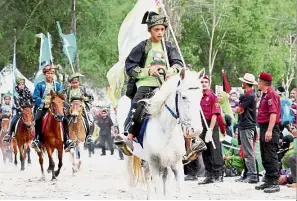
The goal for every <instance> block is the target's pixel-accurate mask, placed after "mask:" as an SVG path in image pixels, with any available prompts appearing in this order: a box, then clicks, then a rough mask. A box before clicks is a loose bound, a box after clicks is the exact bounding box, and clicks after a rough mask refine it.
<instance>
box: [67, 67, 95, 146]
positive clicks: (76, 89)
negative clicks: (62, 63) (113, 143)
mask: <svg viewBox="0 0 297 201" xmlns="http://www.w3.org/2000/svg"><path fill="white" fill-rule="evenodd" d="M80 77H83V75H82V74H80V73H74V74H73V75H71V76H70V77H69V79H68V82H70V85H71V86H70V87H69V88H67V90H66V96H67V103H69V104H71V102H72V101H73V100H82V101H83V110H82V116H83V118H84V122H85V124H86V135H87V136H86V141H87V143H90V142H91V135H90V123H89V119H88V116H87V111H86V108H88V107H86V106H87V104H86V103H87V102H89V101H90V97H91V95H90V94H88V93H87V90H86V88H85V87H84V86H82V85H80V83H79V81H80Z"/></svg>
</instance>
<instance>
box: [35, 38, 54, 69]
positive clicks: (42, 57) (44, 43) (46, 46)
mask: <svg viewBox="0 0 297 201" xmlns="http://www.w3.org/2000/svg"><path fill="white" fill-rule="evenodd" d="M36 37H38V38H40V53H39V70H42V69H43V68H44V67H45V66H46V65H47V64H49V63H50V62H51V61H52V58H51V53H50V52H51V48H52V41H51V40H50V41H49V40H48V38H47V37H46V36H45V35H44V34H43V33H40V34H37V35H36ZM50 46H51V47H50Z"/></svg>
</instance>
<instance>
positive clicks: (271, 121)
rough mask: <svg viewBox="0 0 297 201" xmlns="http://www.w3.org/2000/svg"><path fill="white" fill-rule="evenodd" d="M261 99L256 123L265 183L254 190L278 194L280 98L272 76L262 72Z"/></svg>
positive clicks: (259, 85) (259, 84)
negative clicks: (258, 128) (274, 87)
mask: <svg viewBox="0 0 297 201" xmlns="http://www.w3.org/2000/svg"><path fill="white" fill-rule="evenodd" d="M258 87H259V89H260V90H261V91H262V97H261V101H260V105H259V108H258V117H257V122H258V124H259V127H260V151H261V157H262V164H263V167H264V169H265V171H266V173H265V183H263V184H261V185H259V186H256V190H264V192H265V193H274V192H279V191H280V188H279V183H278V179H279V163H278V157H277V151H278V143H279V137H280V127H279V123H280V120H281V105H280V97H279V95H278V94H277V92H276V91H275V90H274V89H273V88H272V76H271V74H269V73H266V72H262V73H261V74H260V76H259V79H258Z"/></svg>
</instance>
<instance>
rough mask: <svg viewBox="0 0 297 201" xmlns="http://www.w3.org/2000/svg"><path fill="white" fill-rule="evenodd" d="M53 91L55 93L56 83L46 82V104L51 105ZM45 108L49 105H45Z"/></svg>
mask: <svg viewBox="0 0 297 201" xmlns="http://www.w3.org/2000/svg"><path fill="white" fill-rule="evenodd" d="M51 91H54V83H53V82H52V83H48V82H45V92H44V102H45V103H49V102H50V101H51V94H50V93H51ZM44 107H45V108H48V107H49V105H48V104H45V106H44Z"/></svg>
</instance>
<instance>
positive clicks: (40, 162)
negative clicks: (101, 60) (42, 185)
mask: <svg viewBox="0 0 297 201" xmlns="http://www.w3.org/2000/svg"><path fill="white" fill-rule="evenodd" d="M37 154H38V157H39V164H40V168H41V178H40V180H41V181H44V180H45V176H44V171H43V156H42V152H38V153H37Z"/></svg>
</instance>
